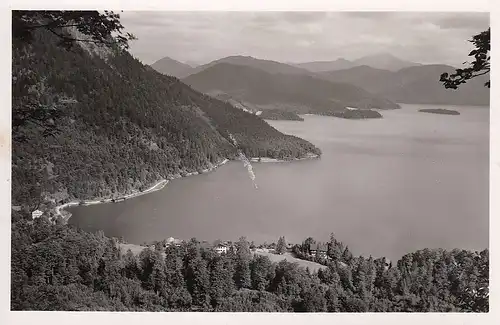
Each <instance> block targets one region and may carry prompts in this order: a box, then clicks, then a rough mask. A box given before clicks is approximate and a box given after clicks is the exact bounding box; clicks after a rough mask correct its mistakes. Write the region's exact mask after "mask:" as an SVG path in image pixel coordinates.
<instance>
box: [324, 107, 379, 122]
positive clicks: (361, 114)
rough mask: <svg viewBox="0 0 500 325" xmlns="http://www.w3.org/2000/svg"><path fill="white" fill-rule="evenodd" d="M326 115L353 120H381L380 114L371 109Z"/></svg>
mask: <svg viewBox="0 0 500 325" xmlns="http://www.w3.org/2000/svg"><path fill="white" fill-rule="evenodd" d="M328 115H331V116H335V117H341V118H346V119H353V120H360V119H367V118H382V114H380V113H379V112H377V111H374V110H371V109H344V110H342V111H333V112H331V113H330V114H328Z"/></svg>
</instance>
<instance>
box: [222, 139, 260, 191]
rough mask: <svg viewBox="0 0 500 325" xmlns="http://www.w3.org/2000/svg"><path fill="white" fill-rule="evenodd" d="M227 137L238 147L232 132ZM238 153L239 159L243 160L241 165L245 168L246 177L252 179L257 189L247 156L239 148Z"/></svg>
mask: <svg viewBox="0 0 500 325" xmlns="http://www.w3.org/2000/svg"><path fill="white" fill-rule="evenodd" d="M229 137H230V138H231V141H232V142H233V144H234V145H235V146H236V147H238V142H237V141H236V139H235V138H234V136H233V135H232V134H230V135H229ZM238 155H239V159H240V160H241V161H243V166H244V167H245V168H246V169H247V173H248V177H249V178H250V179H251V180H252V183H253V186H254V187H255V188H256V189H258V188H259V187H258V186H257V183H256V182H255V173H254V172H253V167H252V164H251V163H250V160H249V159H248V158H247V156H245V154H244V153H243V151H241V150H240V149H239V150H238Z"/></svg>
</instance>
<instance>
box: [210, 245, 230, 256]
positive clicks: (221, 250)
mask: <svg viewBox="0 0 500 325" xmlns="http://www.w3.org/2000/svg"><path fill="white" fill-rule="evenodd" d="M214 250H215V252H216V253H218V254H222V253H224V254H226V253H227V252H228V250H229V247H227V246H226V245H223V244H219V245H217V246H215V248H214Z"/></svg>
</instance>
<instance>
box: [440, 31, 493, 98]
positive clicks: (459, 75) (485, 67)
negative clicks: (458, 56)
mask: <svg viewBox="0 0 500 325" xmlns="http://www.w3.org/2000/svg"><path fill="white" fill-rule="evenodd" d="M490 39H491V35H490V28H488V30H486V31H484V32H481V33H479V34H477V35H475V36H473V37H472V39H471V40H470V41H469V42H471V43H473V44H474V46H475V49H474V50H472V51H471V52H470V53H469V56H471V57H473V58H474V61H472V62H471V63H469V67H467V68H464V69H457V70H456V71H455V72H454V73H452V74H451V75H449V74H448V73H443V74H442V75H441V78H440V81H441V82H442V83H443V84H444V86H445V87H446V88H450V89H458V87H459V86H460V85H461V84H464V83H466V82H467V81H469V80H470V79H473V78H476V77H478V76H482V75H485V74H488V73H490V53H489V52H490ZM484 85H485V87H488V88H490V81H489V80H488V81H487V82H486V83H485V84H484Z"/></svg>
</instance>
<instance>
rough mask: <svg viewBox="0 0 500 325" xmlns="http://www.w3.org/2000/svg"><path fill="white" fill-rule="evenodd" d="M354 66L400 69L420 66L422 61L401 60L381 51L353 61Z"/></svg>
mask: <svg viewBox="0 0 500 325" xmlns="http://www.w3.org/2000/svg"><path fill="white" fill-rule="evenodd" d="M353 65H354V66H360V65H367V66H370V67H372V68H376V69H385V70H390V71H398V70H400V69H403V68H407V67H413V66H419V65H420V63H415V62H409V61H405V60H401V59H400V58H397V57H395V56H394V55H392V54H388V53H380V54H375V55H368V56H364V57H362V58H359V59H357V60H354V61H353Z"/></svg>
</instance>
